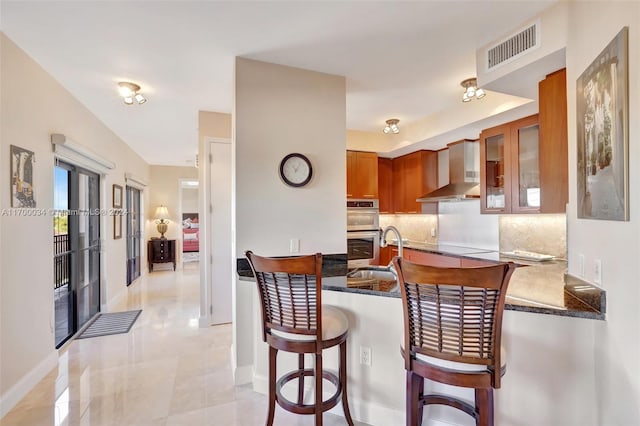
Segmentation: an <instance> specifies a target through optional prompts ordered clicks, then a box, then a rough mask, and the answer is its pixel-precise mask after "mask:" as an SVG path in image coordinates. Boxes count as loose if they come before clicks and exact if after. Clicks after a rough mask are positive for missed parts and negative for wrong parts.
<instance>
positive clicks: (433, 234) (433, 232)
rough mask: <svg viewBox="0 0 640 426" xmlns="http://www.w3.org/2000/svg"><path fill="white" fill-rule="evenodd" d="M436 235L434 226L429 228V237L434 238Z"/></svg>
mask: <svg viewBox="0 0 640 426" xmlns="http://www.w3.org/2000/svg"><path fill="white" fill-rule="evenodd" d="M435 236H436V228H431V237H432V238H435Z"/></svg>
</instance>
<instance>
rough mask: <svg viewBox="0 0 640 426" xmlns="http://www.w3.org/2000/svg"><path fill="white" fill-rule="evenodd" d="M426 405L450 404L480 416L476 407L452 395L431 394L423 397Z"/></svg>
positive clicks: (474, 415) (474, 416) (469, 413)
mask: <svg viewBox="0 0 640 426" xmlns="http://www.w3.org/2000/svg"><path fill="white" fill-rule="evenodd" d="M422 402H423V404H424V405H448V406H449V407H453V408H457V409H458V410H460V411H464V412H465V413H467V414H468V415H470V416H471V417H473V418H477V417H478V413H477V412H476V407H474V406H473V405H471V404H469V403H468V402H466V401H463V400H461V399H458V398H454V397H451V396H444V395H438V394H429V395H424V396H423V397H422Z"/></svg>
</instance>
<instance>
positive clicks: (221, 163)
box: [205, 142, 233, 324]
mask: <svg viewBox="0 0 640 426" xmlns="http://www.w3.org/2000/svg"><path fill="white" fill-rule="evenodd" d="M210 178H211V186H210V188H211V204H212V210H211V212H212V213H211V221H210V223H211V230H210V231H209V238H210V241H211V258H212V265H211V266H212V267H211V306H212V318H211V321H212V323H213V324H223V323H228V322H231V318H232V316H231V315H232V314H231V283H232V280H233V276H232V274H231V271H232V268H233V261H232V258H231V238H232V235H231V144H230V143H222V142H213V143H211V176H210ZM205 261H206V259H205Z"/></svg>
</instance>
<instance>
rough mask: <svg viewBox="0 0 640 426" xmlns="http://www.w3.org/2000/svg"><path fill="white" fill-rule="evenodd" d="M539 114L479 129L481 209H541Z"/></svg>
mask: <svg viewBox="0 0 640 426" xmlns="http://www.w3.org/2000/svg"><path fill="white" fill-rule="evenodd" d="M539 128H540V126H539V124H538V115H537V114H536V115H532V116H529V117H525V118H522V119H520V120H516V121H512V122H511V123H506V124H502V125H500V126H496V127H492V128H490V129H486V130H483V131H482V133H480V210H481V212H482V213H537V212H539V211H540V192H541V189H540V167H539V162H540V161H539V157H540V152H539V148H538V147H539V142H540V138H539Z"/></svg>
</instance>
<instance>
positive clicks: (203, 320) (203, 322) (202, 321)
mask: <svg viewBox="0 0 640 426" xmlns="http://www.w3.org/2000/svg"><path fill="white" fill-rule="evenodd" d="M210 325H211V321H209V317H208V316H207V315H204V316H203V315H200V317H199V318H198V327H200V328H207V327H209V326H210Z"/></svg>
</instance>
